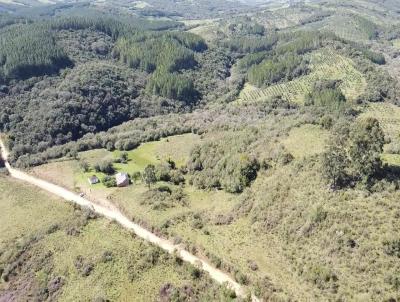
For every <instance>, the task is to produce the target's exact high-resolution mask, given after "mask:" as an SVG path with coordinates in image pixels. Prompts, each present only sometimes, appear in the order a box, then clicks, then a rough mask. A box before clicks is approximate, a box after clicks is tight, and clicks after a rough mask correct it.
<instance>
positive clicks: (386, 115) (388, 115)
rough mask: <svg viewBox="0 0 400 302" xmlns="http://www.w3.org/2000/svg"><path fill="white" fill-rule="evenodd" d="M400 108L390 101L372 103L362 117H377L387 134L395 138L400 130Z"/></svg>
mask: <svg viewBox="0 0 400 302" xmlns="http://www.w3.org/2000/svg"><path fill="white" fill-rule="evenodd" d="M398 116H400V108H399V107H397V106H395V105H393V104H389V103H376V104H370V105H369V106H368V107H367V109H366V111H365V112H364V113H363V114H362V115H361V117H374V118H377V119H378V121H379V123H380V126H381V127H382V129H383V130H384V132H385V134H386V135H388V136H389V137H390V138H392V139H394V138H397V137H398V134H399V132H400V118H399V117H398Z"/></svg>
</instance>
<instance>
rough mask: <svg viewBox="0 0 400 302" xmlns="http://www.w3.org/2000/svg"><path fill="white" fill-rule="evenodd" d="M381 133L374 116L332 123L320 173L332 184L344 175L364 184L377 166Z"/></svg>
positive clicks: (376, 170) (381, 149)
mask: <svg viewBox="0 0 400 302" xmlns="http://www.w3.org/2000/svg"><path fill="white" fill-rule="evenodd" d="M384 143H385V136H384V133H383V131H382V129H381V127H380V126H379V122H378V121H377V120H376V119H374V118H367V119H363V120H357V121H356V122H355V123H353V124H352V125H351V127H350V125H349V124H339V125H338V126H336V127H335V129H334V132H333V135H332V138H331V143H330V144H329V146H328V150H327V151H326V152H325V153H324V154H323V156H322V166H323V174H324V176H325V178H326V179H327V180H328V181H329V182H330V183H331V185H332V187H334V188H335V187H338V186H343V185H344V184H345V180H346V178H351V179H353V180H356V181H361V182H362V183H364V184H368V183H369V182H370V180H371V178H372V177H373V176H374V175H376V173H377V172H378V171H379V169H380V168H381V165H382V162H381V159H380V154H381V153H382V151H383V145H384Z"/></svg>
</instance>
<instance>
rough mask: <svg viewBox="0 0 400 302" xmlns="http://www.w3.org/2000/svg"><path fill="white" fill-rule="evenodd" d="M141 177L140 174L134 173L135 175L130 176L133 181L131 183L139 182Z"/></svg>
mask: <svg viewBox="0 0 400 302" xmlns="http://www.w3.org/2000/svg"><path fill="white" fill-rule="evenodd" d="M141 177H142V173H140V172H139V171H136V172H135V173H133V174H132V179H133V183H136V182H137V181H139V179H140V178H141Z"/></svg>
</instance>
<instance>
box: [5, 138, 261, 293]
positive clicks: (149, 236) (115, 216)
mask: <svg viewBox="0 0 400 302" xmlns="http://www.w3.org/2000/svg"><path fill="white" fill-rule="evenodd" d="M0 148H1V156H2V158H3V159H4V161H5V165H6V168H7V170H8V171H9V173H10V175H11V176H12V177H14V178H16V179H19V180H22V181H25V182H27V183H30V184H32V185H35V186H37V187H39V188H41V189H43V190H46V191H48V192H50V193H52V194H54V195H57V196H59V197H61V198H63V199H65V200H67V201H69V202H73V203H76V204H78V205H80V206H83V207H88V208H90V209H92V210H93V211H94V212H96V213H98V214H100V215H102V216H104V217H106V218H108V219H111V220H115V221H116V222H118V223H119V224H120V225H122V226H123V227H125V228H126V229H129V230H132V231H133V232H134V233H135V234H136V235H137V236H139V237H141V238H143V239H144V240H146V241H149V242H151V243H152V244H155V245H157V246H159V247H161V248H162V249H163V250H165V251H167V252H169V253H173V252H176V253H177V254H178V255H179V256H180V257H181V258H182V260H184V261H186V262H189V263H191V264H194V265H198V266H200V267H201V268H202V270H204V271H206V272H208V273H209V274H210V276H211V278H212V279H214V280H215V281H217V282H218V283H221V284H222V283H226V284H227V286H228V287H230V288H231V289H233V290H234V291H235V292H236V294H237V295H238V296H240V297H245V296H246V291H245V289H244V288H243V287H242V286H241V285H240V284H239V283H237V282H236V281H234V280H233V278H232V277H231V276H229V275H228V274H226V273H224V272H222V271H220V270H218V269H216V268H215V267H213V266H212V265H210V264H209V263H208V262H206V261H205V260H203V259H201V258H199V257H197V256H195V255H192V254H191V253H189V252H188V251H186V250H184V249H182V248H180V247H179V246H177V245H174V244H173V243H172V242H170V241H168V240H165V239H163V238H160V237H158V236H157V235H155V234H153V233H151V232H149V231H148V230H146V229H144V228H143V227H141V226H140V225H138V224H136V223H134V222H132V221H131V220H129V219H128V218H127V217H126V216H124V215H123V214H122V213H121V212H120V211H118V210H117V209H115V208H114V207H105V206H102V205H98V204H96V203H95V202H92V201H90V200H87V199H85V198H83V197H80V196H79V195H78V194H76V193H74V192H71V191H69V190H67V189H65V188H62V187H60V186H57V185H55V184H52V183H49V182H47V181H44V180H42V179H39V178H36V177H33V176H31V175H29V174H27V173H25V172H22V171H20V170H17V169H14V168H12V167H11V165H10V164H9V162H8V161H7V159H8V151H7V149H6V148H5V145H4V143H3V141H2V139H1V138H0ZM252 300H253V301H259V300H258V299H257V298H256V297H253V298H252Z"/></svg>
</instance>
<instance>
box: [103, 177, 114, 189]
mask: <svg viewBox="0 0 400 302" xmlns="http://www.w3.org/2000/svg"><path fill="white" fill-rule="evenodd" d="M101 182H102V183H103V184H104V185H105V186H106V187H107V188H112V187H116V186H117V180H116V179H115V177H114V176H105V177H104V178H103V179H102V180H101Z"/></svg>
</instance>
